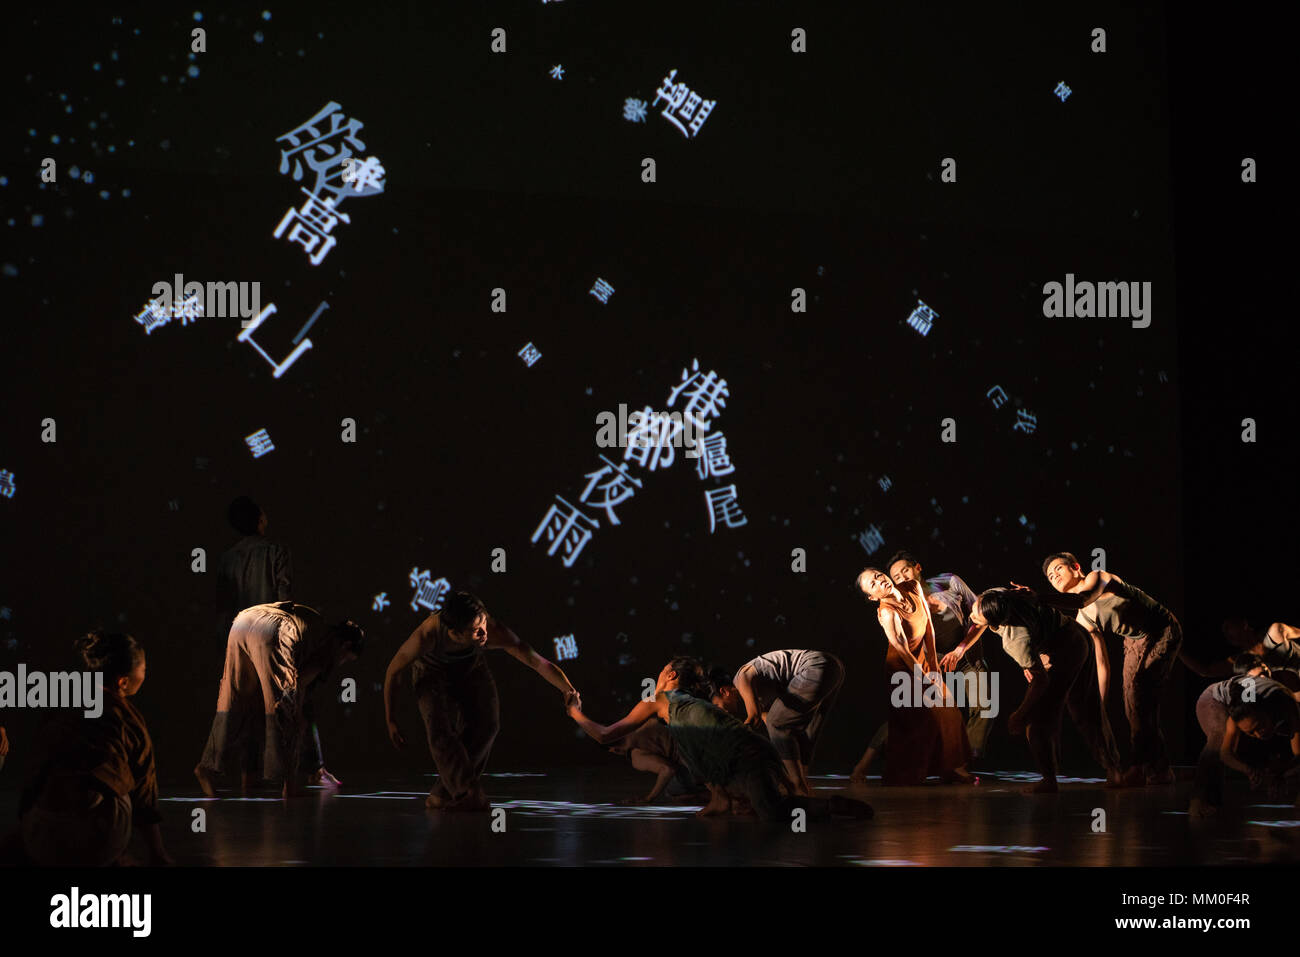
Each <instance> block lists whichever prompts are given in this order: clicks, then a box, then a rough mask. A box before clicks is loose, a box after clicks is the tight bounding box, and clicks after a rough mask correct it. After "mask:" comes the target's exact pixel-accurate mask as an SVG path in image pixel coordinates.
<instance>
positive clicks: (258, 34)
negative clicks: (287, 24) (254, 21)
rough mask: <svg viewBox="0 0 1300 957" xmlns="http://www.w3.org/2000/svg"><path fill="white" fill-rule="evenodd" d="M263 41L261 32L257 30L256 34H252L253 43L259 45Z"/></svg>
mask: <svg viewBox="0 0 1300 957" xmlns="http://www.w3.org/2000/svg"><path fill="white" fill-rule="evenodd" d="M264 39H265V37H263V36H262V31H261V30H258V31H257V32H256V33H254V34H253V42H254V43H261V42H262V41H263V40H264Z"/></svg>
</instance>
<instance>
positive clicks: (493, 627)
mask: <svg viewBox="0 0 1300 957" xmlns="http://www.w3.org/2000/svg"><path fill="white" fill-rule="evenodd" d="M487 647H489V648H500V649H502V650H503V651H505V652H506V653H507V654H508V655H510V656H511V657H512V658H515V659H517V660H519V661H521V662H522V663H523V664H526V665H527V666H528V667H529V668H532V669H533V670H534V671H536V672H537V673H538V674H539V675H541V676H542V677H543V678H545V679H546V681H547V682H548V683H549V684H551V685H553V686H554V687H556V688H558V689H559V690H560V692H561V693H562V694H564V695H566V696H567V695H569V694H577V689H576V688H574V687H573V684H572V683H571V682H570V681H569V679H568V677H567V676H566V675H565V674H564V672H563V671H561V670H560V669H559V667H558V666H557V665H555V664H554V663H553V662H551V661H548V660H547V659H545V658H543V657H542V656H541V655H539V654H538V653H537V652H535V651H534V650H533V649H532V648H531V647H530V646H529V645H527V644H525V643H524V642H523V641H521V640H520V638H519V636H518V635H516V634H515V633H514V632H513V631H511V630H510V629H509V628H507V627H506V626H505V625H503V624H501V622H499V621H497V620H496V619H495V618H492V619H490V620H489V621H488V639H487Z"/></svg>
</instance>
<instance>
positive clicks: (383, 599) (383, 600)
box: [370, 591, 392, 611]
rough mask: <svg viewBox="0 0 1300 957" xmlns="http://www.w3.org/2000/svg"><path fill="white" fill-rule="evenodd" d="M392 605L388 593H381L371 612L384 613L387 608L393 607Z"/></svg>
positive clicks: (371, 607) (376, 597)
mask: <svg viewBox="0 0 1300 957" xmlns="http://www.w3.org/2000/svg"><path fill="white" fill-rule="evenodd" d="M391 604H392V602H390V601H389V600H388V592H386V591H381V592H380V593H379V594H378V595H376V596H375V603H374V604H373V605H371V606H370V610H371V611H383V610H384V609H385V608H387V607H388V606H389V605H391Z"/></svg>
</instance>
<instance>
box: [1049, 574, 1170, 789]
mask: <svg viewBox="0 0 1300 957" xmlns="http://www.w3.org/2000/svg"><path fill="white" fill-rule="evenodd" d="M1043 574H1044V575H1046V576H1047V580H1048V581H1049V582H1051V584H1052V587H1053V588H1055V589H1056V591H1057V592H1058V593H1059V594H1057V595H1051V594H1043V595H1041V596H1040V600H1041V601H1042V602H1043V603H1044V604H1048V605H1051V606H1052V607H1055V608H1063V609H1066V610H1068V611H1073V612H1076V613H1077V615H1078V621H1079V624H1081V625H1083V626H1084V627H1085V628H1086V629H1088V632H1089V633H1090V634H1091V636H1092V639H1093V642H1094V649H1095V650H1096V653H1097V655H1098V666H1099V669H1100V668H1101V667H1103V666H1104V667H1105V669H1106V671H1107V673H1108V672H1109V660H1108V659H1109V655H1108V654H1107V653H1106V641H1107V639H1108V638H1110V637H1111V636H1112V635H1113V636H1117V637H1119V638H1122V639H1123V642H1124V713H1125V715H1126V716H1127V717H1128V726H1129V738H1130V742H1131V745H1132V752H1131V755H1130V760H1131V766H1130V768H1129V770H1128V771H1127V772H1126V774H1125V777H1124V783H1125V784H1126V785H1128V786H1139V785H1141V784H1143V783H1144V782H1145V783H1146V784H1172V783H1173V781H1174V773H1173V770H1172V769H1171V768H1170V767H1169V753H1168V749H1167V748H1166V747H1165V736H1164V734H1163V733H1162V732H1161V730H1160V696H1161V694H1162V693H1163V692H1164V689H1165V685H1166V684H1167V683H1168V681H1169V677H1170V675H1172V674H1173V668H1174V663H1175V662H1176V661H1177V660H1178V654H1179V652H1180V651H1181V650H1182V645H1183V629H1182V626H1181V625H1180V624H1179V623H1178V619H1177V618H1175V617H1174V613H1173V612H1171V611H1170V610H1169V609H1168V608H1166V607H1165V606H1164V605H1162V604H1160V603H1159V602H1158V601H1156V600H1155V599H1154V598H1152V597H1151V596H1150V595H1148V594H1147V593H1146V592H1144V591H1142V589H1140V588H1137V587H1135V586H1133V585H1130V584H1129V583H1128V582H1126V581H1124V579H1122V578H1120V577H1119V576H1118V575H1115V574H1113V573H1111V572H1105V571H1100V570H1093V571H1091V572H1089V573H1088V574H1087V575H1084V574H1083V570H1082V569H1081V568H1080V566H1079V560H1078V559H1077V558H1075V557H1074V555H1072V554H1071V553H1069V552H1056V553H1055V554H1053V555H1049V556H1047V559H1046V560H1045V561H1044V562H1043ZM1103 658H1105V659H1107V660H1106V662H1105V663H1104V665H1103V661H1102V659H1103ZM1099 674H1100V671H1099ZM1098 687H1099V688H1100V690H1101V692H1102V694H1103V695H1104V694H1105V693H1106V683H1105V682H1104V681H1103V680H1102V679H1101V678H1099V679H1098Z"/></svg>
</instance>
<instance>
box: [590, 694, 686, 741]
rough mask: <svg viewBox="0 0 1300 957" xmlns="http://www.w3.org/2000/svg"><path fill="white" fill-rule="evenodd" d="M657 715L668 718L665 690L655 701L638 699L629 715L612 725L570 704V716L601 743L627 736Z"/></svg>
mask: <svg viewBox="0 0 1300 957" xmlns="http://www.w3.org/2000/svg"><path fill="white" fill-rule="evenodd" d="M656 715H657V716H658V717H661V718H664V719H665V720H666V719H667V718H668V698H667V697H666V696H665V695H664V694H663V692H660V693H659V694H658V695H656V696H655V700H654V701H638V702H637V703H636V705H635V706H634V707H633V708H632V710H631V711H629V712H628V713H627V717H625V718H620V719H619V720H618V721H615V722H614V723H613V724H611V725H602V724H597V723H596V722H595V721H592V720H591V719H590V718H588V717H587V716H586V715H585V714H583V713H582V709H581V708H579V707H578V706H577V705H576V704H571V705H570V706H569V717H571V718H572V719H573V720H574V721H576V722H578V726H579V727H580V728H582V730H583V731H586V732H587V734H589V735H590V736H591V737H592V738H594V739H595V740H596V741H597V742H598V743H600V744H609V743H610V742H611V741H617V740H618V739H619V738H624V737H627V736H628V735H629V734H631V733H632V732H633V731H635V730H636V729H637V728H639V727H641V725H643V724H645V723H646V722H647V721H649V720H650V719H651V718H653V717H655V716H656Z"/></svg>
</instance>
